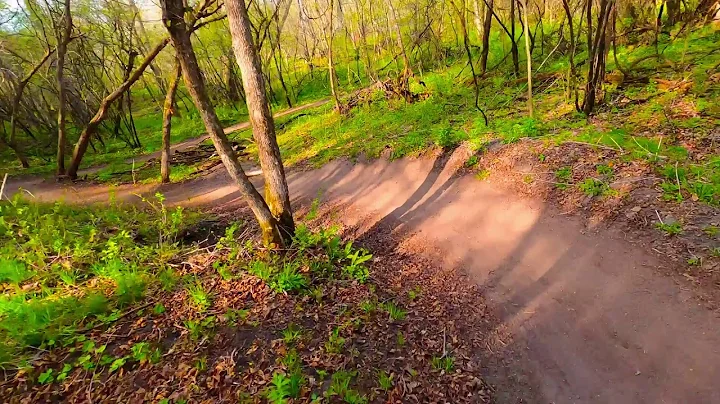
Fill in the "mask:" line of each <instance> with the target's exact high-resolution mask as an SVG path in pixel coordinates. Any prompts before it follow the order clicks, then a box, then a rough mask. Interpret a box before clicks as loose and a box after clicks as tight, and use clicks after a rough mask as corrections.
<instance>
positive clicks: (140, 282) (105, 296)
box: [0, 196, 193, 362]
mask: <svg viewBox="0 0 720 404" xmlns="http://www.w3.org/2000/svg"><path fill="white" fill-rule="evenodd" d="M192 224H193V217H192V216H188V215H187V214H186V213H185V212H183V211H182V210H173V211H170V210H167V209H165V208H164V206H163V205H162V203H161V196H158V198H157V199H156V201H153V202H152V205H150V204H146V205H144V206H138V207H133V206H127V207H119V206H115V205H107V206H103V207H93V206H90V207H79V206H71V205H66V204H63V203H59V202H58V203H54V204H47V203H37V202H29V201H26V200H24V199H22V198H20V197H15V198H14V199H13V200H12V201H3V202H0V245H1V246H2V247H0V282H2V283H7V284H9V285H13V286H14V287H15V288H16V289H14V291H13V292H12V293H6V294H5V295H3V296H0V362H2V361H12V360H15V359H17V358H18V357H19V356H21V355H22V354H23V351H24V349H25V347H28V346H33V347H41V346H43V345H44V344H48V343H51V342H52V343H54V342H55V341H58V340H62V339H65V338H67V337H68V336H72V335H73V334H74V332H75V330H77V329H79V328H82V327H83V326H86V325H89V324H93V323H95V322H109V321H114V319H116V318H117V316H118V315H119V312H118V311H117V310H118V309H119V308H122V307H124V306H127V305H130V304H133V303H134V302H137V301H138V300H140V299H142V298H143V297H144V296H145V294H146V293H147V290H148V289H149V288H154V287H156V286H155V285H157V284H158V283H159V282H158V279H162V278H163V276H162V273H163V271H165V270H166V268H167V267H166V264H165V263H166V262H167V261H168V260H169V259H170V258H171V257H172V256H173V255H174V254H176V253H177V252H178V251H179V249H180V247H179V246H178V244H177V243H176V241H175V238H176V235H177V234H178V233H179V232H180V231H181V230H182V229H183V228H185V227H186V226H189V225H192ZM141 268H142V269H141ZM154 274H158V276H157V277H156V276H153V275H154ZM21 285H23V286H24V287H23V288H17V287H19V286H21ZM13 358H15V359H13Z"/></svg>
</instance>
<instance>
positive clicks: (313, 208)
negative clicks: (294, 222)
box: [305, 196, 320, 221]
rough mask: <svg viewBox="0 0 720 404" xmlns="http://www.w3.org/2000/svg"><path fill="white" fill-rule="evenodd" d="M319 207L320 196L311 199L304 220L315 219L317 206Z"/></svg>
mask: <svg viewBox="0 0 720 404" xmlns="http://www.w3.org/2000/svg"><path fill="white" fill-rule="evenodd" d="M319 207H320V197H319V196H318V197H317V198H315V199H313V200H312V202H311V203H310V209H309V210H308V213H307V214H306V215H305V220H307V221H310V220H315V219H316V218H317V215H318V208H319Z"/></svg>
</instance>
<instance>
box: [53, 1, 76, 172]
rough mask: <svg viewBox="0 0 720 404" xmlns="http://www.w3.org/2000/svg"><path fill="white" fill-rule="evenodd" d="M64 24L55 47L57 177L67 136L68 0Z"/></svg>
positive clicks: (70, 22) (63, 162)
mask: <svg viewBox="0 0 720 404" xmlns="http://www.w3.org/2000/svg"><path fill="white" fill-rule="evenodd" d="M64 13H65V22H64V26H63V33H62V37H61V38H58V45H57V67H56V68H57V82H58V114H57V117H58V147H57V175H59V176H60V175H65V146H66V144H67V134H66V133H65V113H66V108H65V98H66V97H67V83H66V82H65V54H66V53H67V46H68V43H69V42H70V34H71V33H72V15H71V14H70V0H65V11H64Z"/></svg>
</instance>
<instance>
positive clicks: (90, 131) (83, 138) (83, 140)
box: [67, 38, 170, 179]
mask: <svg viewBox="0 0 720 404" xmlns="http://www.w3.org/2000/svg"><path fill="white" fill-rule="evenodd" d="M168 42H170V39H169V38H164V39H163V40H162V41H160V43H158V44H157V45H156V46H155V48H154V49H153V50H152V51H151V52H150V53H149V54H148V55H147V56H146V57H145V60H143V62H142V64H140V66H139V67H138V68H137V70H135V73H133V74H132V76H130V78H129V79H127V80H126V81H125V82H124V83H122V84H121V85H120V87H118V88H116V89H115V91H113V92H112V93H110V94H109V95H108V96H107V97H105V98H104V99H103V100H102V102H100V108H98V111H97V112H96V113H95V116H94V117H93V118H92V119H91V120H90V122H89V123H88V124H87V126H86V127H85V129H83V131H82V133H81V134H80V139H78V142H77V144H76V145H75V151H74V152H73V159H72V162H71V163H70V168H69V169H68V173H67V174H68V177H70V178H71V179H75V178H77V172H78V169H79V168H80V162H81V161H82V158H83V156H84V155H85V151H87V147H88V143H89V142H90V138H91V137H92V136H93V135H94V134H95V133H96V132H97V130H98V127H100V124H101V123H102V122H103V121H104V120H105V118H107V115H108V109H109V108H110V106H111V105H112V103H113V102H115V101H116V100H117V99H118V98H120V96H121V95H123V93H125V91H127V90H128V89H129V88H130V86H132V85H133V84H134V83H135V82H136V81H138V80H139V79H140V77H141V76H142V74H143V72H144V71H145V69H146V68H147V67H148V65H149V64H150V63H151V62H152V61H153V60H154V59H155V57H156V56H157V55H158V54H159V53H160V51H161V50H163V49H164V48H165V46H167V44H168Z"/></svg>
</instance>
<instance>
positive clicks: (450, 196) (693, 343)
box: [8, 156, 720, 403]
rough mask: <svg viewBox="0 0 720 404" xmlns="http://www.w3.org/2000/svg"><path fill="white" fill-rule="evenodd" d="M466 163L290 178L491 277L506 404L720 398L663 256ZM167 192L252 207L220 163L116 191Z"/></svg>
mask: <svg viewBox="0 0 720 404" xmlns="http://www.w3.org/2000/svg"><path fill="white" fill-rule="evenodd" d="M461 158H462V157H457V158H455V157H453V156H451V157H450V158H449V159H440V158H437V159H434V160H433V159H415V160H412V159H404V160H398V161H393V162H389V161H387V160H384V159H380V160H375V161H372V162H359V163H350V162H348V161H335V162H332V163H330V164H327V165H325V166H324V167H322V168H320V169H316V170H312V171H305V172H290V173H289V177H288V181H289V184H290V190H291V195H293V197H294V202H296V203H297V202H300V201H302V202H307V201H308V200H311V199H313V198H315V197H316V196H317V195H318V193H320V195H321V199H322V201H323V202H329V203H331V204H332V205H334V206H339V207H340V209H342V212H343V214H342V215H339V218H340V220H343V221H344V222H346V223H347V224H348V225H358V226H360V228H361V229H363V230H367V231H372V229H373V228H376V226H388V227H390V228H391V229H392V230H394V231H402V232H403V234H408V236H407V237H412V238H417V240H418V241H419V242H422V243H424V246H426V248H427V251H428V252H429V253H431V254H433V256H436V257H437V256H440V257H442V264H443V265H448V266H452V267H455V268H461V269H462V270H464V271H467V272H468V273H469V274H470V275H471V276H472V278H473V279H474V280H475V281H476V282H478V283H479V284H480V285H482V287H483V289H484V290H485V293H486V298H487V300H488V303H489V304H490V305H491V306H493V307H494V308H495V309H496V310H497V312H498V313H499V322H498V324H497V325H496V331H497V333H496V335H497V336H498V337H497V340H498V343H496V344H493V345H492V346H491V347H489V349H490V350H492V352H493V353H494V355H488V356H487V357H488V359H487V361H486V363H485V366H486V369H485V371H486V373H487V374H486V377H487V379H488V381H490V382H491V383H493V384H495V386H496V387H497V400H498V401H499V402H507V403H517V402H533V403H534V402H537V403H719V402H720V387H719V386H718V385H717V382H718V380H720V319H718V318H717V317H716V316H715V315H714V314H713V313H712V312H710V311H708V310H707V309H705V308H703V307H700V306H699V305H698V304H697V303H696V300H695V299H694V298H693V296H694V295H693V292H692V291H691V290H687V289H684V288H683V287H682V286H681V285H678V284H676V283H675V282H674V281H673V280H672V279H671V278H669V277H667V276H664V275H662V274H661V272H662V271H660V270H658V269H659V268H662V266H663V263H662V262H660V260H659V259H658V258H656V257H655V256H652V255H650V254H648V253H646V250H645V249H644V248H642V247H639V246H634V245H632V244H631V243H629V242H627V241H625V240H623V238H622V235H621V234H619V233H616V232H613V231H612V230H599V231H589V230H587V229H586V228H585V227H584V226H583V225H582V223H581V222H580V221H579V220H577V219H575V218H573V217H569V216H566V215H560V214H559V213H558V212H557V211H556V210H555V209H553V208H552V207H550V206H547V205H546V204H544V203H543V202H542V201H537V200H528V199H523V198H520V197H518V196H517V195H516V194H513V193H512V192H506V191H503V190H502V189H501V188H500V187H497V186H493V184H492V183H491V182H480V181H477V180H476V179H474V178H473V177H472V176H458V175H455V168H454V166H455V167H457V166H459V165H460V164H457V161H463V160H461ZM453 159H454V160H455V161H456V163H455V164H453V163H452V161H453ZM448 160H449V161H450V163H448ZM258 181H260V179H258ZM258 185H259V184H258ZM18 186H23V187H25V188H26V189H29V190H30V192H32V193H33V195H35V196H36V197H38V198H42V199H50V200H54V199H67V200H75V201H83V202H87V201H93V200H95V201H100V200H104V199H106V198H107V195H108V192H107V188H104V187H101V186H96V185H90V184H85V185H83V184H81V185H78V186H75V187H64V188H63V187H62V186H60V185H57V184H54V183H45V182H38V181H35V182H34V183H33V182H17V181H11V183H10V184H9V187H8V188H9V189H10V190H11V191H13V190H17V187H18ZM157 190H159V191H161V192H163V193H164V194H165V195H166V197H167V198H168V201H169V202H170V203H175V204H182V205H186V206H205V207H219V206H222V207H228V206H234V205H236V204H240V203H242V202H241V201H240V199H239V195H238V193H237V191H236V188H235V186H234V185H232V183H231V181H230V180H229V178H228V176H227V175H226V174H225V172H224V171H223V170H222V169H217V170H214V171H213V172H211V173H209V174H208V175H207V176H205V177H203V178H199V179H196V180H192V181H189V182H186V183H182V184H171V185H167V186H158V185H145V186H141V187H133V186H129V185H126V186H120V187H118V188H117V189H116V193H117V195H118V197H119V198H133V196H132V195H131V194H132V193H134V192H148V193H150V192H155V191H157Z"/></svg>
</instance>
